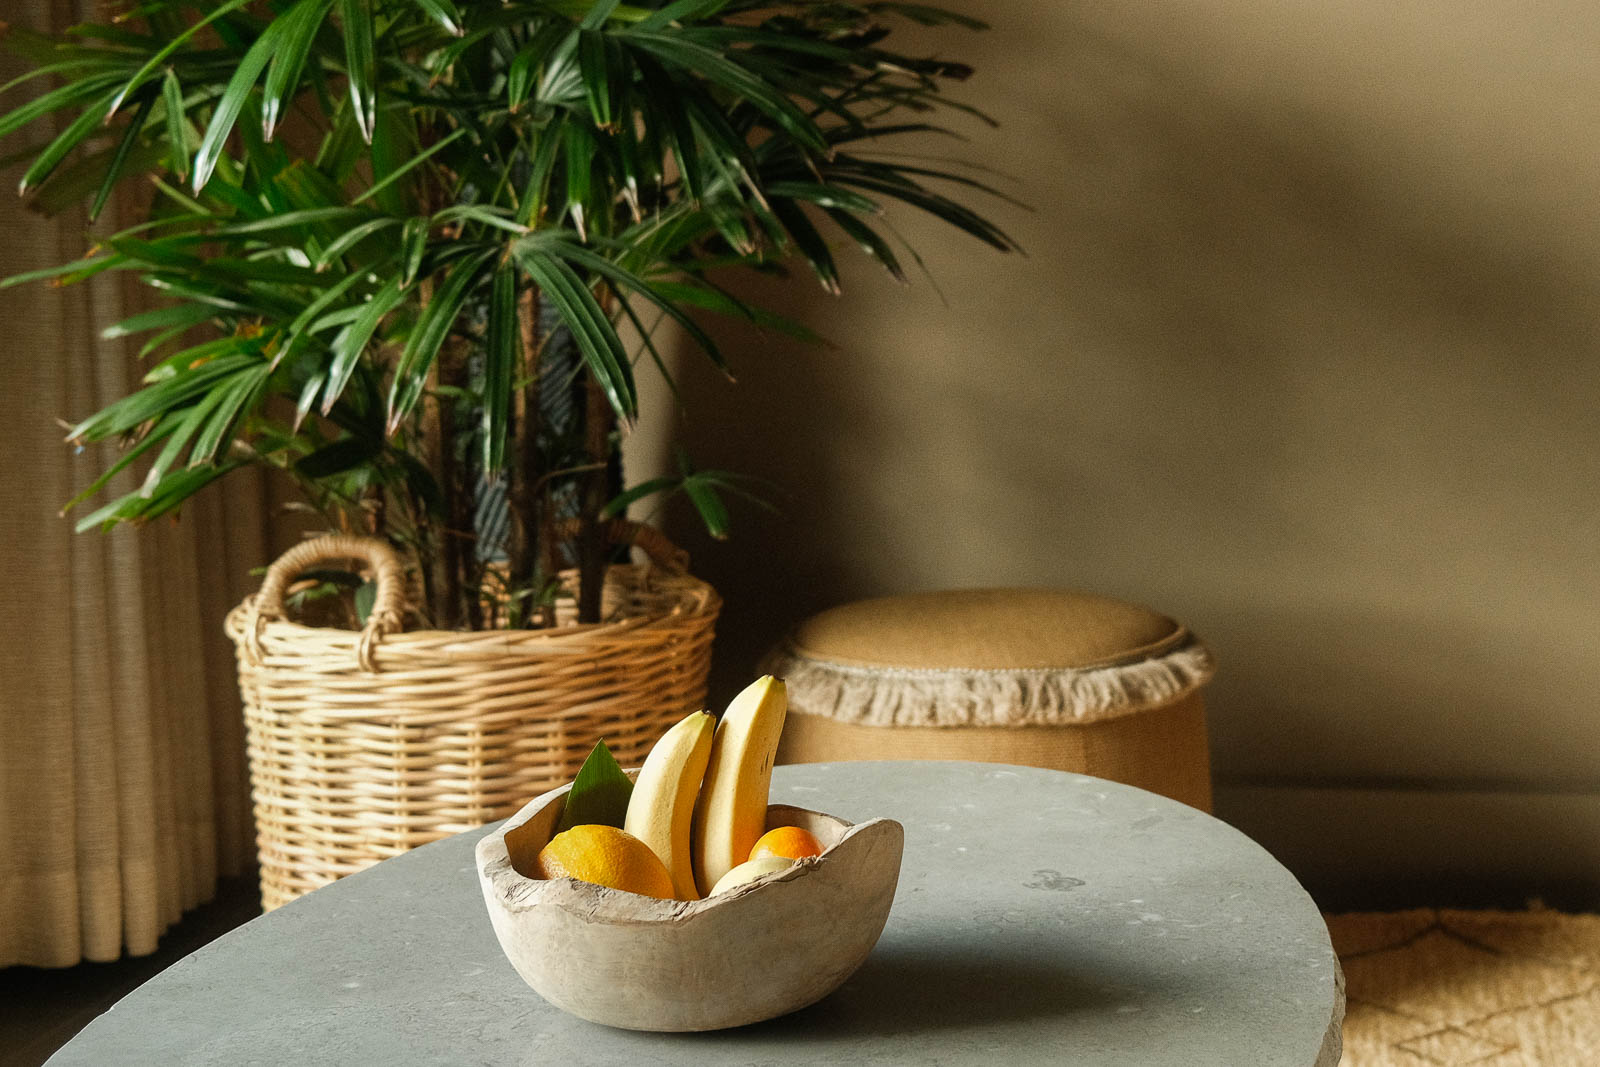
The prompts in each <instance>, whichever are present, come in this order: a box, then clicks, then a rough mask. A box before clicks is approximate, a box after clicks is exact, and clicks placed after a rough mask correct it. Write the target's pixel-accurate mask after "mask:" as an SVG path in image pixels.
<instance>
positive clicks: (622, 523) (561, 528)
mask: <svg viewBox="0 0 1600 1067" xmlns="http://www.w3.org/2000/svg"><path fill="white" fill-rule="evenodd" d="M549 529H550V533H551V535H552V536H554V537H555V538H556V539H557V540H561V541H570V540H572V539H573V538H574V537H577V536H578V531H579V530H580V529H581V524H580V522H579V520H578V519H562V520H561V521H559V522H555V523H551V524H550V528H549ZM605 530H606V540H607V541H609V542H610V543H612V544H614V545H633V546H634V547H635V548H638V549H640V550H641V551H643V552H644V554H645V555H647V556H649V557H650V559H651V561H652V562H654V563H655V564H657V565H658V566H660V567H662V568H664V569H665V570H668V571H671V572H672V573H673V574H687V573H688V572H689V553H687V552H685V551H684V550H683V549H681V548H679V547H678V546H677V545H675V544H673V543H672V542H671V541H669V540H667V535H666V534H664V533H662V532H661V531H660V530H658V529H656V528H655V527H654V526H646V525H644V524H643V523H638V522H629V521H628V520H627V519H621V518H618V519H612V520H611V521H610V522H608V523H606V526H605Z"/></svg>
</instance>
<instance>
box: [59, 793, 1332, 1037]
mask: <svg viewBox="0 0 1600 1067" xmlns="http://www.w3.org/2000/svg"><path fill="white" fill-rule="evenodd" d="M772 799H773V801H774V802H783V803H792V804H798V805H801V806H804V807H811V808H818V809H821V810H824V811H830V812H833V813H835V814H838V815H841V816H843V817H844V818H847V819H851V820H861V819H866V818H870V817H872V816H875V815H883V816H889V817H891V818H894V819H898V820H899V821H900V822H901V823H903V824H904V825H905V829H906V848H905V860H904V865H903V867H902V870H901V874H900V887H899V891H898V894H897V895H896V898H895V903H894V910H893V911H892V912H891V913H890V915H889V922H888V925H887V927H886V928H885V929H884V932H883V937H882V939H881V940H880V941H879V942H878V946H877V948H876V949H875V950H874V951H873V953H872V956H871V957H870V958H869V959H868V960H867V962H866V964H865V965H864V966H863V967H862V968H861V970H860V971H858V972H857V973H856V975H855V977H853V978H852V979H850V981H848V982H847V983H846V984H845V985H844V987H843V988H841V989H840V990H839V991H838V992H836V993H834V994H833V995H832V996H830V997H828V998H826V999H825V1000H823V1001H821V1002H820V1003H818V1004H816V1005H813V1006H812V1007H810V1008H807V1009H805V1010H803V1011H800V1012H797V1013H795V1014H793V1015H790V1016H787V1017H785V1018H782V1019H776V1020H773V1021H771V1022H768V1023H761V1024H758V1025H755V1026H749V1027H744V1028H742V1029H738V1030H726V1031H721V1032H717V1033H707V1034H645V1033H633V1032H629V1031H624V1030H612V1029H608V1028H606V1027H602V1026H597V1025H594V1024H592V1023H587V1022H584V1021H582V1020H580V1019H576V1018H573V1017H570V1016H567V1015H564V1014H563V1013H561V1012H560V1011H558V1010H556V1009H555V1008H552V1007H550V1006H549V1005H548V1004H546V1003H545V1002H544V1001H543V1000H541V999H540V998H539V996H538V994H536V993H534V992H533V991H532V990H531V989H529V988H528V987H527V986H525V985H524V984H523V983H522V980H521V979H520V978H518V977H517V975H516V972H514V971H513V970H512V969H511V965H510V964H509V963H507V962H506V960H505V957H504V956H503V955H502V954H501V952H500V946H499V944H498V943H497V942H496V941H495V937H494V932H493V930H492V929H491V928H490V925H489V919H488V915H487V914H486V912H485V911H484V904H483V897H482V894H481V892H480V890H479V888H478V884H477V872H476V868H475V867H474V865H473V851H472V850H473V845H474V843H475V842H476V841H477V840H478V838H479V837H480V836H481V835H482V831H475V832H472V833H466V834H461V835H459V836H457V837H453V838H450V839H449V840H445V841H440V842H437V843H436V844H432V845H428V846H426V847H424V848H420V849H417V850H416V851H414V852H410V853H407V854H405V855H403V856H399V857H397V858H395V859H391V860H386V861H385V862H383V863H380V864H378V865H377V866H376V867H373V868H371V869H369V870H367V871H364V872H362V873H360V874H357V875H354V876H352V877H350V878H346V879H344V880H343V881H340V882H337V883H335V884H333V885H330V886H327V887H325V888H323V889H319V890H317V891H316V892H314V893H311V894H309V895H307V896H305V897H303V898H301V899H299V900H297V901H295V902H293V903H292V904H289V905H287V906H285V907H283V908H280V909H278V910H277V911H274V912H272V913H271V914H269V915H265V916H263V917H261V918H259V919H256V920H254V921H252V922H250V923H248V924H246V925H245V926H243V927H241V928H239V929H238V930H235V931H233V932H232V933H230V934H227V935H225V936H224V937H222V938H220V939H218V940H217V941H215V942H213V943H211V944H210V945H207V946H206V947H205V948H202V949H200V950H199V951H198V952H195V953H194V954H193V955H191V956H189V957H187V958H186V959H183V960H181V961H179V962H178V963H176V964H174V965H173V966H172V967H170V968H168V969H167V970H166V971H164V972H162V973H161V974H160V975H158V976H156V977H155V978H153V979H151V980H150V981H149V982H147V983H145V984H144V985H143V986H141V987H140V988H138V989H136V990H135V991H134V992H132V993H131V994H129V995H128V996H127V997H125V998H124V999H123V1000H122V1001H121V1002H119V1003H118V1004H117V1005H116V1006H115V1007H114V1008H112V1009H111V1010H110V1011H108V1012H107V1013H106V1014H104V1015H102V1016H100V1017H99V1018H98V1019H96V1020H95V1021H94V1022H92V1023H90V1024H89V1026H88V1027H87V1028H86V1029H85V1030H84V1031H83V1032H82V1033H80V1034H79V1035H78V1036H77V1037H76V1038H74V1039H73V1040H72V1041H71V1042H69V1043H68V1044H67V1045H66V1046H64V1047H63V1048H62V1049H61V1050H60V1051H59V1052H58V1053H57V1054H56V1055H55V1056H54V1057H53V1058H52V1059H51V1060H50V1063H51V1064H56V1065H62V1067H64V1065H67V1064H94V1065H96V1067H99V1065H102V1064H107V1063H149V1064H171V1065H179V1064H227V1065H230V1067H236V1065H242V1064H272V1065H281V1064H312V1063H330V1064H333V1063H337V1064H341V1065H349V1064H379V1065H384V1067H395V1065H399V1064H406V1065H413V1064H441V1065H443V1064H449V1065H465V1064H496V1065H498V1064H516V1065H528V1067H533V1065H536V1064H551V1065H568V1064H571V1065H577V1064H592V1063H617V1064H634V1063H684V1064H693V1065H696V1067H710V1065H713V1064H730V1065H733V1064H737V1065H748V1064H754V1063H763V1064H768V1063H770V1064H779V1063H781V1064H790V1063H827V1064H837V1063H854V1064H861V1063H868V1062H870V1063H874V1064H878V1063H904V1064H919V1065H921V1064H958V1063H959V1064H965V1063H974V1064H978V1063H982V1064H992V1063H997V1062H1000V1063H1008V1064H1022V1063H1030V1064H1031V1063H1040V1064H1062V1065H1083V1067H1164V1065H1172V1067H1178V1065H1180V1064H1181V1065H1183V1067H1202V1065H1215V1067H1244V1065H1249V1067H1276V1065H1283V1067H1334V1065H1335V1064H1336V1063H1337V1062H1338V1059H1339V1045H1340V1040H1339V1026H1340V1022H1341V1019H1342V1016H1343V1009H1344V1003H1343V1001H1344V998H1343V988H1342V986H1343V981H1342V978H1341V976H1340V972H1339V967H1338V962H1337V960H1336V959H1335V957H1334V954H1333V950H1332V948H1331V946H1330V944H1329V941H1328V933H1327V929H1326V927H1325V926H1324V925H1323V922H1322V918H1321V916H1320V915H1319V914H1318V912H1317V909H1316V907H1315V905H1313V904H1312V902H1311V900H1310V898H1309V897H1307V896H1306V894H1305V891H1304V890H1302V889H1301V888H1300V886H1299V885H1298V884H1297V883H1296V882H1295V880H1294V878H1293V877H1292V876H1291V875H1290V874H1289V873H1288V872H1287V871H1285V870H1284V869H1283V868H1282V867H1281V866H1279V865H1278V863H1277V862H1276V861H1274V860H1273V859H1272V857H1271V856H1269V855H1268V854H1267V853H1266V852H1265V851H1263V850H1262V849H1261V848H1260V846H1258V845H1256V844H1254V843H1253V842H1251V841H1250V840H1249V839H1248V838H1246V837H1245V836H1244V835H1243V834H1240V833H1239V832H1237V831H1235V830H1233V829H1231V828H1229V827H1228V826H1226V825H1224V824H1223V823H1221V822H1218V821H1217V820H1215V819H1212V818H1210V817H1208V816H1206V815H1203V814H1201V813H1200V812H1198V811H1196V810H1194V809H1192V808H1188V807H1185V806H1183V805H1181V804H1178V803H1176V802H1174V801H1171V800H1166V799H1164V798H1162V797H1158V796H1155V795H1153V794H1150V793H1146V792H1143V791H1141V790H1138V789H1133V788H1130V787H1127V786H1121V785H1115V784H1112V783H1110V782H1105V781H1101V780H1099V779H1096V778H1085V777H1081V776H1078V775H1071V774H1063V773H1061V772H1058V771H1047V770H1038V769H1034V768H1027V767H1004V766H998V765H995V764H978V763H913V762H906V763H838V764H807V765H800V766H792V767H780V768H778V771H777V774H776V777H775V779H774V782H773V789H772Z"/></svg>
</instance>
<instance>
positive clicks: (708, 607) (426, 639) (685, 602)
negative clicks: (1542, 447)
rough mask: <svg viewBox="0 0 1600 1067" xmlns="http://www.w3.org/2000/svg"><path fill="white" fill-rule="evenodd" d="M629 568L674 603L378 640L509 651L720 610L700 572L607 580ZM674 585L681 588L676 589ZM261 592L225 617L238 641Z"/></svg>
mask: <svg viewBox="0 0 1600 1067" xmlns="http://www.w3.org/2000/svg"><path fill="white" fill-rule="evenodd" d="M629 572H633V573H641V574H645V575H648V576H649V577H650V579H651V580H652V581H655V582H658V583H660V585H661V586H662V587H663V588H662V590H661V591H662V592H663V593H668V594H674V595H673V600H674V605H673V607H671V608H670V609H667V610H660V609H657V610H650V611H642V612H638V613H635V614H628V615H624V616H623V617H621V618H613V619H606V620H603V621H601V622H587V623H567V624H565V625H562V626H552V627H546V628H542V629H526V630H524V629H510V628H500V629H494V630H436V629H422V630H397V631H395V632H394V633H391V634H385V635H384V636H383V637H382V638H381V640H380V645H381V646H382V647H385V648H390V649H394V648H404V647H407V646H413V645H425V646H429V647H430V649H431V650H432V651H434V652H441V653H443V652H446V651H447V648H444V647H441V646H460V647H459V648H458V649H457V650H458V651H461V652H465V651H467V648H468V647H470V646H472V645H475V644H490V643H494V644H497V645H498V646H499V649H500V650H501V651H509V650H510V649H511V648H513V647H516V646H521V645H527V644H537V645H540V646H548V645H554V646H556V647H560V646H561V645H565V644H575V645H576V644H587V643H588V642H590V641H592V640H593V639H595V638H605V637H610V636H613V635H621V634H626V633H630V632H632V631H634V630H641V629H653V628H656V627H659V626H662V625H664V624H668V623H675V622H688V621H691V620H695V619H699V618H703V617H706V616H712V617H715V616H716V615H718V614H720V612H721V608H722V597H721V595H720V594H719V593H718V592H717V590H716V588H715V587H714V586H712V585H711V584H710V583H709V582H707V581H705V580H704V579H702V578H697V577H695V576H694V575H692V574H688V573H678V574H674V573H671V572H667V571H663V570H661V569H660V568H658V567H654V566H652V565H651V564H649V563H644V564H638V563H616V564H612V565H611V566H610V567H609V568H607V571H606V574H607V580H608V581H609V580H610V579H611V576H612V575H614V574H618V573H623V574H626V573H629ZM674 586H676V587H678V588H676V589H673V588H672V587H674ZM259 595H260V593H259V591H258V592H255V593H251V594H249V595H247V596H246V597H245V598H244V599H243V600H241V601H240V602H239V603H238V604H236V605H234V607H233V608H231V609H230V610H229V611H228V614H227V615H226V616H225V617H224V620H223V628H224V630H225V631H226V632H227V634H228V636H229V637H231V638H233V640H234V641H235V642H236V643H237V642H238V641H239V640H240V639H241V638H242V637H243V636H244V629H245V625H246V622H247V619H248V618H249V615H250V611H251V609H252V608H253V607H254V606H255V603H256V599H257V597H258V596H259ZM261 629H262V631H263V633H265V634H271V635H273V636H275V637H278V638H279V639H281V640H286V641H295V642H299V643H306V642H322V643H325V647H327V646H331V645H337V646H339V647H341V648H342V647H343V646H344V645H346V644H348V643H354V642H356V641H358V640H359V639H360V638H361V633H362V632H361V631H360V630H350V629H345V628H343V627H336V626H311V625H308V624H306V623H303V622H297V621H295V620H293V619H262V620H261Z"/></svg>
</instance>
